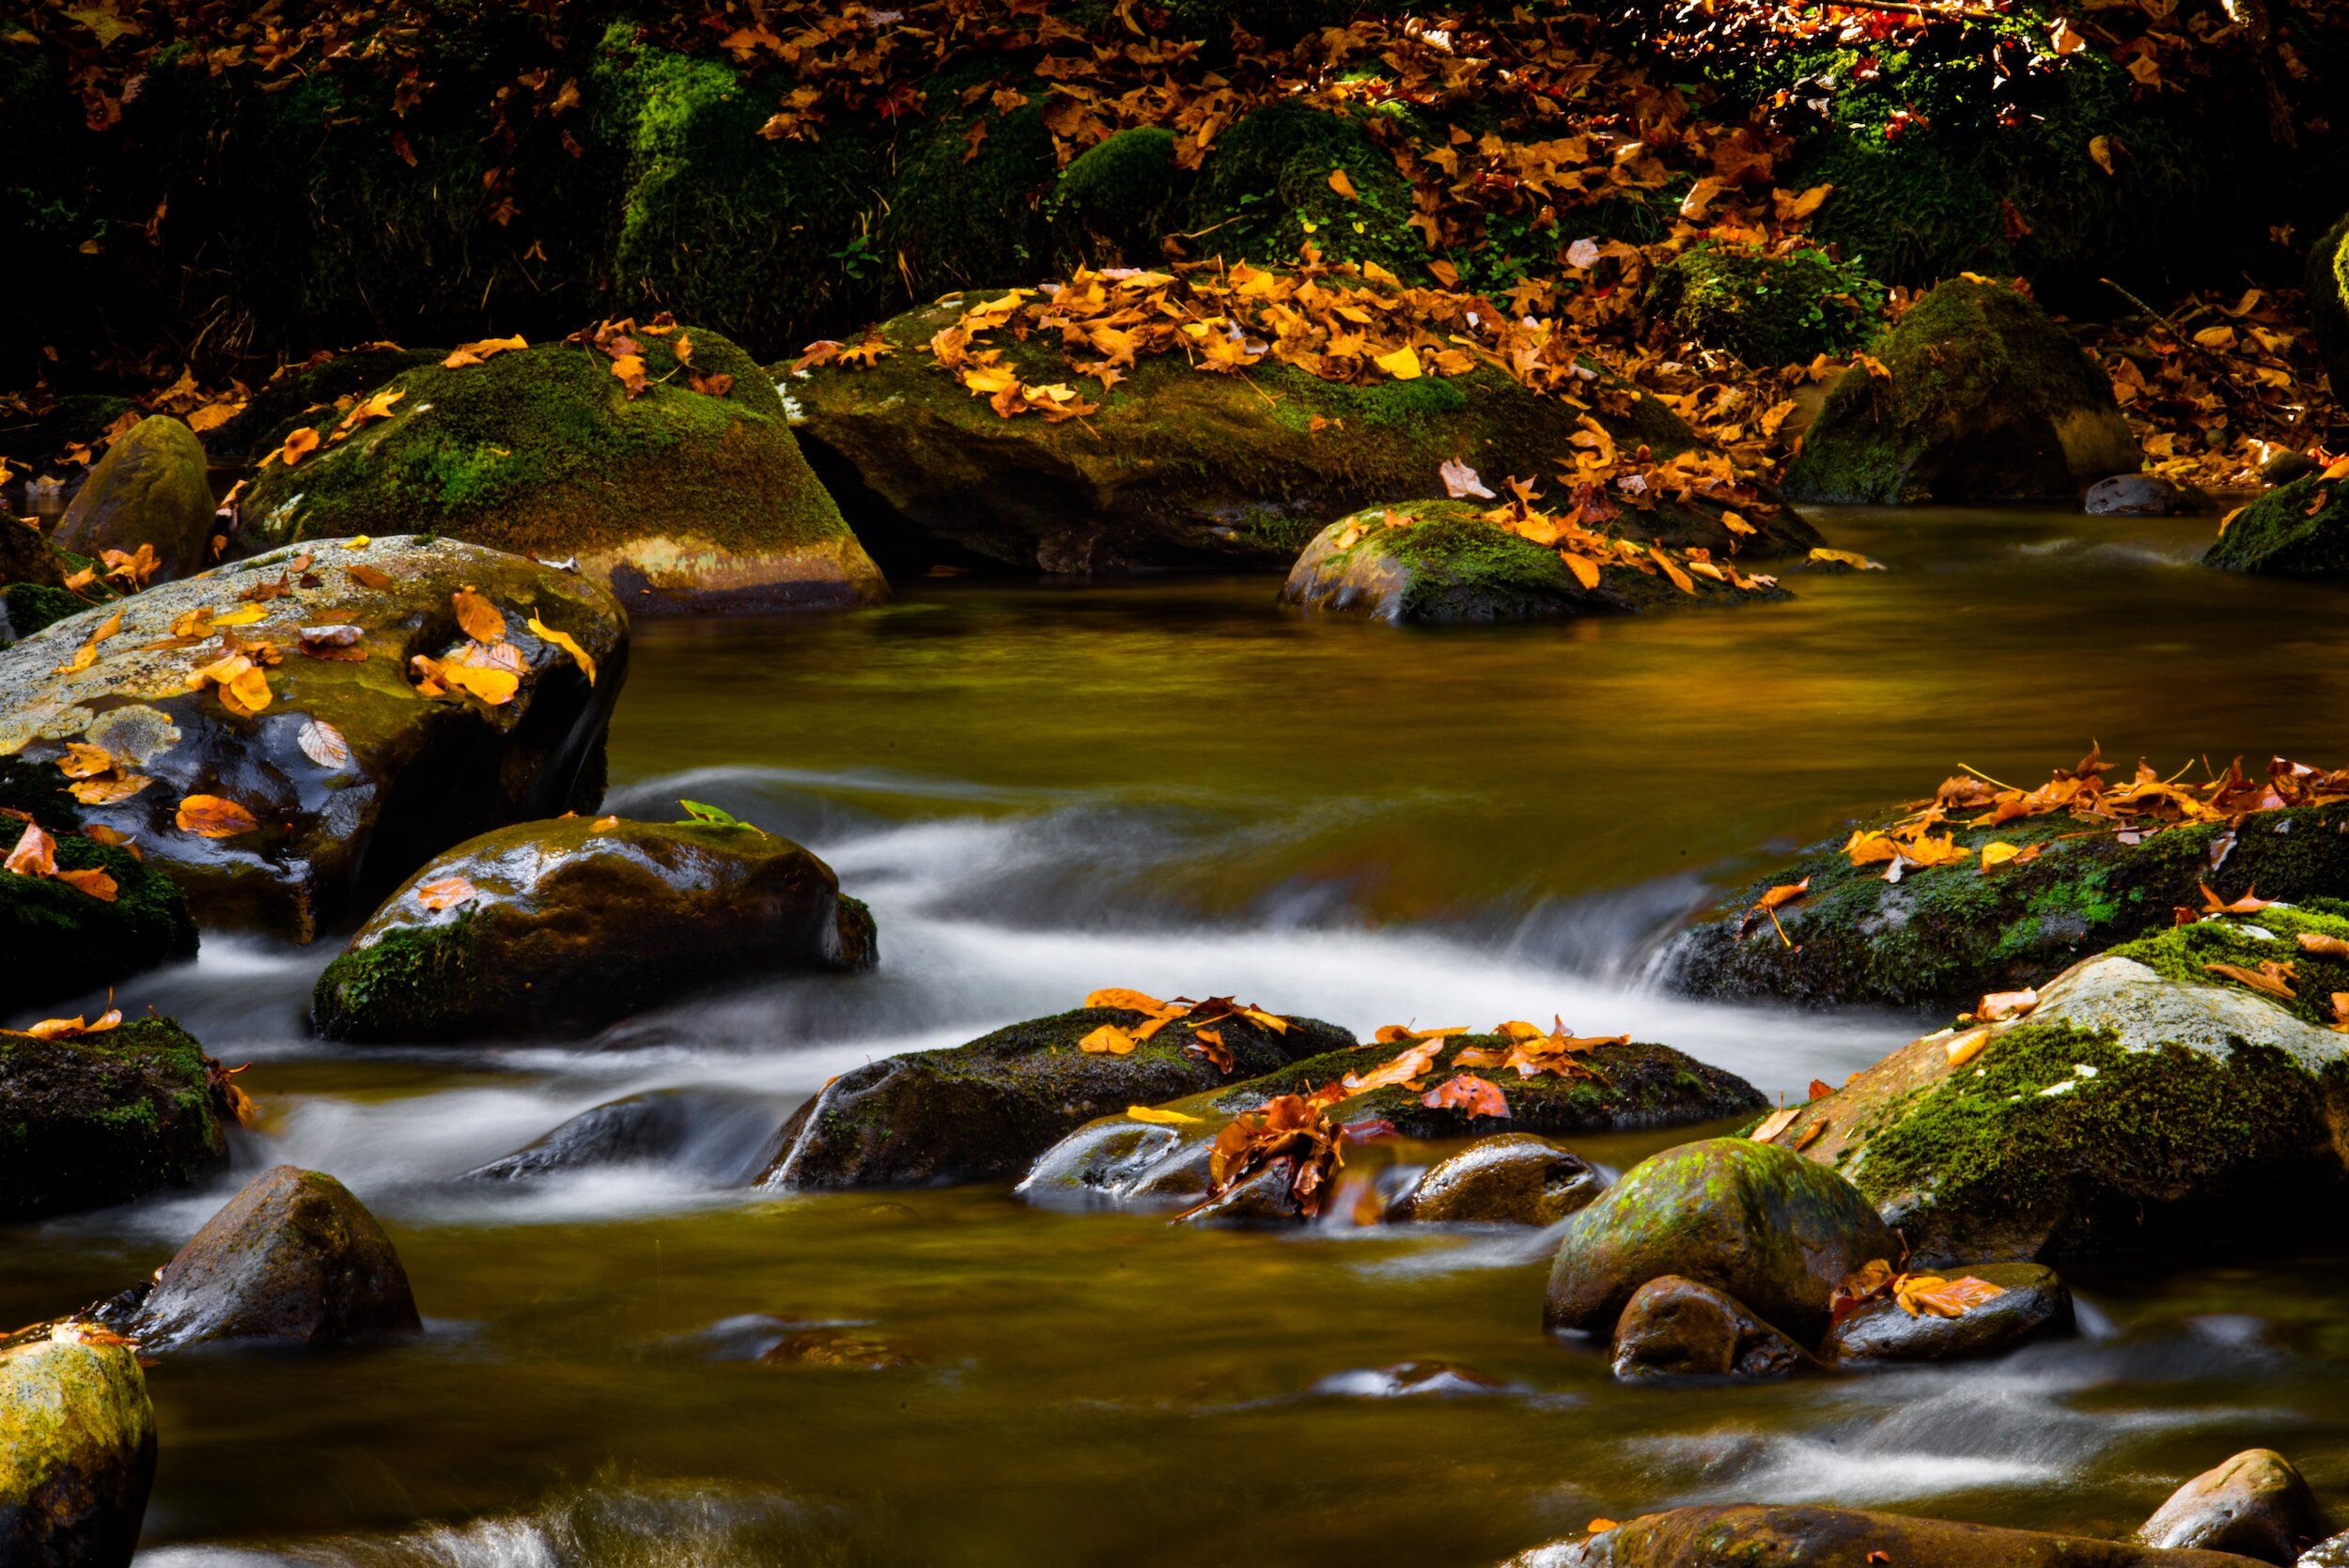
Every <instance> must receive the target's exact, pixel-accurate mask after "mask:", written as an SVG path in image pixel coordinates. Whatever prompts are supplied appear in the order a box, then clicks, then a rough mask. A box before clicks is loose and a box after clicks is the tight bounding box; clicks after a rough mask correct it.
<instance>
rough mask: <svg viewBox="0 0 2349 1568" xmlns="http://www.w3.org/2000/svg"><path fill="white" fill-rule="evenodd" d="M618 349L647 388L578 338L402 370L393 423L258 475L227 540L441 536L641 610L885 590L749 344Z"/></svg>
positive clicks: (873, 596) (388, 419)
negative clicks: (608, 592) (564, 571)
mask: <svg viewBox="0 0 2349 1568" xmlns="http://www.w3.org/2000/svg"><path fill="white" fill-rule="evenodd" d="M611 346H612V347H614V348H617V349H623V350H626V349H630V348H631V347H632V349H633V351H634V353H635V354H636V356H637V357H638V358H639V359H640V360H641V361H642V363H643V366H644V374H645V377H646V384H645V387H644V390H643V391H642V393H641V394H640V395H638V396H633V397H631V396H630V395H629V390H628V386H627V385H626V384H625V383H624V381H623V380H621V379H620V378H619V377H617V376H615V375H614V373H613V372H614V368H615V366H616V365H617V361H615V360H614V358H613V357H611V355H610V354H608V353H606V352H605V351H603V350H601V349H597V348H595V347H593V346H590V345H587V344H583V343H570V342H563V343H541V344H538V345H537V346H535V347H532V348H528V349H519V350H510V351H507V352H504V353H498V354H495V355H493V356H492V357H490V359H488V360H487V361H485V362H483V363H481V364H476V365H460V366H458V367H455V368H451V367H448V366H446V365H438V364H435V365H424V366H420V367H418V368H415V369H412V370H407V371H403V372H402V373H400V374H399V375H397V376H395V377H394V378H392V380H390V381H389V382H387V383H385V385H383V386H382V387H381V388H378V389H377V390H376V391H375V392H374V393H372V394H370V395H369V398H370V401H371V402H381V401H382V400H384V399H389V398H392V397H393V396H394V395H397V400H396V401H391V402H389V404H388V413H387V414H386V416H385V417H383V418H381V419H379V420H373V421H370V422H367V423H364V424H361V425H359V426H357V427H353V428H352V429H351V430H350V433H349V435H348V436H347V437H346V438H345V439H343V440H340V441H331V442H327V443H326V444H324V445H321V446H320V447H319V449H318V450H317V451H315V452H314V453H312V454H310V455H309V456H307V457H304V458H301V459H300V460H299V461H298V462H296V463H292V464H288V463H286V462H284V461H277V462H272V463H269V464H267V465H265V466H264V467H263V468H262V469H261V471H260V473H259V474H257V475H256V476H255V479H254V481H253V484H252V486H251V488H250V489H248V490H247V491H246V492H245V495H244V497H243V498H242V502H241V506H240V508H239V512H238V524H237V530H236V534H235V541H234V542H235V548H236V549H237V550H238V551H241V552H251V551H259V550H267V549H271V548H273V547H275V546H278V545H283V544H289V543H293V542H296V541H301V540H311V539H323V538H335V537H341V536H348V535H362V534H369V535H371V534H392V533H406V532H428V533H437V534H445V535H449V536H454V537H457V538H461V539H464V540H466V541H467V542H469V543H473V544H480V545H488V546H490V547H491V548H493V549H497V550H505V551H514V552H516V553H518V554H522V555H533V556H537V557H540V558H542V559H549V560H558V559H574V560H576V561H577V563H578V567H579V570H580V571H582V572H583V573H584V574H586V575H588V576H591V577H593V578H595V579H596V580H597V581H599V582H609V583H610V584H611V585H612V588H613V590H614V592H615V593H616V594H618V595H619V596H620V598H621V599H622V600H623V602H625V603H626V604H627V605H628V607H629V608H630V611H633V612H655V613H658V612H661V611H677V610H694V611H700V610H724V609H745V610H756V609H779V608H800V607H812V608H820V607H833V606H845V605H858V604H869V603H873V602H875V601H877V600H879V599H880V598H885V597H886V595H887V587H886V585H885V584H884V583H883V582H881V580H880V574H879V570H878V569H877V568H876V567H874V566H873V564H872V561H871V559H870V558H869V557H867V556H866V555H865V553H864V551H863V547H862V546H860V545H859V544H858V543H857V541H856V536H854V535H852V534H850V533H849V532H848V525H847V524H846V523H844V522H843V521H841V520H840V512H839V509H838V508H837V507H835V506H834V505H832V498H831V497H830V496H829V495H827V494H826V493H825V492H824V488H823V486H821V485H820V484H818V483H817V480H816V476H815V475H814V474H812V473H810V472H809V470H808V466H807V463H806V461H805V459H804V458H801V456H800V451H799V446H798V443H797V442H794V441H793V439H792V436H791V429H790V426H789V424H788V422H787V421H786V417H785V414H784V407H783V401H782V399H781V398H780V397H778V396H776V394H775V389H774V384H773V382H772V381H771V380H770V378H769V377H768V376H767V375H766V374H765V373H764V372H762V371H761V370H760V368H759V366H758V365H756V364H755V363H754V361H753V360H752V359H751V358H750V356H749V355H747V354H745V353H743V352H742V351H741V350H740V349H738V348H736V347H735V346H734V345H733V344H732V343H730V342H728V341H727V340H726V339H725V338H723V337H721V336H720V335H718V334H716V333H714V332H711V331H708V329H706V328H697V327H677V328H675V329H667V328H646V327H640V328H638V329H636V331H635V332H634V333H633V334H626V336H625V338H624V339H614V340H612V343H611ZM680 348H682V349H683V351H684V353H685V355H686V356H687V357H686V358H680V357H679V352H680ZM333 428H334V427H333V426H329V427H325V428H323V429H321V430H320V431H319V433H320V434H321V435H322V436H324V435H329V434H331V433H332V430H333Z"/></svg>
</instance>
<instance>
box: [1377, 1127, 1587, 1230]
mask: <svg viewBox="0 0 2349 1568" xmlns="http://www.w3.org/2000/svg"><path fill="white" fill-rule="evenodd" d="M1606 1186H1607V1183H1606V1181H1605V1179H1604V1178H1602V1177H1601V1176H1600V1175H1599V1173H1598V1172H1596V1171H1595V1170H1593V1169H1592V1168H1591V1164H1590V1162H1589V1161H1588V1160H1586V1159H1584V1158H1583V1157H1581V1156H1579V1155H1578V1154H1576V1153H1574V1152H1573V1151H1572V1150H1570V1149H1564V1148H1561V1147H1560V1146H1559V1145H1557V1144H1555V1143H1553V1142H1551V1141H1549V1140H1548V1139H1547V1138H1540V1137H1536V1136H1535V1135H1534V1134H1532V1133H1530V1132H1504V1133H1501V1134H1498V1135H1496V1136H1494V1137H1491V1138H1480V1139H1478V1140H1477V1141H1475V1142H1473V1143H1471V1144H1470V1145H1469V1146H1468V1147H1467V1148H1465V1149H1462V1150H1461V1151H1460V1152H1459V1153H1458V1154H1455V1155H1448V1156H1446V1157H1444V1158H1442V1159H1440V1160H1439V1161H1437V1162H1436V1164H1435V1165H1434V1166H1433V1167H1431V1168H1430V1169H1429V1170H1428V1172H1427V1174H1425V1175H1424V1176H1422V1177H1421V1178H1420V1182H1419V1185H1418V1186H1417V1187H1416V1188H1412V1190H1411V1193H1410V1196H1408V1198H1405V1199H1404V1200H1403V1201H1402V1202H1401V1203H1397V1204H1396V1205H1395V1206H1394V1207H1393V1208H1392V1210H1391V1211H1389V1215H1388V1218H1390V1219H1417V1220H1427V1221H1431V1222H1434V1223H1438V1224H1469V1225H1555V1224H1556V1223H1557V1222H1558V1221H1559V1220H1561V1219H1564V1218H1565V1217H1566V1216H1567V1215H1569V1214H1572V1213H1573V1212H1574V1211H1575V1210H1577V1209H1579V1208H1581V1207H1583V1206H1585V1205H1586V1204H1588V1203H1590V1202H1591V1201H1592V1200H1593V1199H1595V1198H1596V1197H1597V1196H1598V1195H1599V1193H1600V1192H1601V1191H1603V1190H1605V1188H1606Z"/></svg>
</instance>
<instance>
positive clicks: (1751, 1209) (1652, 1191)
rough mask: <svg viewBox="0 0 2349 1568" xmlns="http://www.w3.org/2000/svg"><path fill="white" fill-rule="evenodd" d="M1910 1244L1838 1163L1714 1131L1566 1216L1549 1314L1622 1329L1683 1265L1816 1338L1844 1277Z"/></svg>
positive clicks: (1561, 1320) (1552, 1321) (1597, 1328)
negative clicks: (1652, 1287) (1638, 1305)
mask: <svg viewBox="0 0 2349 1568" xmlns="http://www.w3.org/2000/svg"><path fill="white" fill-rule="evenodd" d="M1899 1255H1900V1242H1899V1239H1898V1238H1897V1237H1895V1236H1894V1235H1893V1234H1892V1233H1891V1231H1890V1229H1889V1228H1887V1227H1886V1225H1885V1223H1884V1221H1882V1220H1881V1219H1877V1218H1876V1213H1875V1210H1874V1209H1872V1208H1870V1207H1869V1206H1868V1203H1867V1200H1866V1199H1864V1198H1862V1197H1861V1196H1860V1194H1859V1192H1858V1191H1856V1190H1855V1189H1854V1188H1852V1186H1851V1184H1850V1183H1849V1182H1846V1181H1844V1180H1843V1178H1842V1177H1841V1176H1838V1175H1836V1174H1835V1172H1832V1171H1829V1170H1827V1169H1825V1168H1824V1167H1822V1166H1819V1165H1815V1164H1812V1162H1810V1161H1808V1160H1805V1159H1804V1158H1803V1157H1801V1156H1799V1155H1796V1154H1791V1153H1789V1152H1788V1151H1786V1150H1784V1149H1781V1148H1777V1147H1774V1146H1772V1145H1770V1144H1767V1143H1756V1142H1754V1141H1752V1140H1750V1139H1746V1138H1714V1139H1707V1140H1705V1141H1703V1142H1698V1143H1684V1144H1682V1145H1681V1146H1680V1147H1678V1148H1676V1149H1667V1150H1665V1151H1664V1152H1663V1153H1662V1154H1659V1155H1653V1156H1650V1157H1648V1158H1646V1159H1644V1160H1642V1161H1641V1162H1640V1163H1639V1164H1638V1165H1636V1166H1634V1167H1632V1168H1631V1170H1630V1171H1628V1172H1626V1173H1625V1175H1624V1177H1623V1179H1622V1180H1620V1181H1618V1182H1616V1183H1615V1185H1614V1186H1612V1187H1610V1188H1608V1189H1607V1191H1606V1192H1605V1194H1603V1195H1602V1196H1601V1197H1600V1198H1599V1200H1598V1202H1596V1203H1593V1204H1592V1205H1590V1206H1589V1207H1588V1208H1585V1209H1583V1210H1581V1211H1580V1212H1579V1213H1577V1214H1576V1215H1574V1216H1573V1217H1572V1218H1571V1219H1568V1220H1567V1221H1566V1228H1565V1233H1564V1234H1563V1236H1562V1237H1561V1238H1560V1240H1559V1244H1558V1256H1557V1259H1556V1261H1555V1262H1554V1263H1553V1264H1552V1265H1550V1271H1549V1293H1548V1301H1547V1303H1546V1306H1545V1310H1544V1312H1543V1321H1544V1322H1545V1323H1546V1324H1547V1325H1548V1327H1551V1328H1573V1329H1580V1330H1582V1331H1584V1332H1587V1333H1595V1334H1605V1333H1610V1332H1612V1331H1613V1329H1614V1327H1615V1325H1616V1320H1617V1319H1618V1318H1620V1317H1621V1316H1622V1314H1623V1310H1624V1307H1625V1305H1626V1303H1628V1302H1629V1301H1630V1299H1631V1297H1632V1296H1633V1294H1634V1293H1635V1292H1637V1291H1638V1290H1639V1289H1640V1287H1641V1286H1642V1285H1644V1284H1646V1283H1647V1281H1650V1280H1653V1279H1656V1278H1657V1277H1658V1276H1660V1275H1666V1274H1674V1275H1681V1276H1684V1277H1686V1278H1688V1279H1690V1280H1693V1281H1697V1282H1698V1283H1700V1284H1704V1285H1710V1286H1712V1287H1713V1288H1714V1289H1716V1290H1719V1291H1724V1292H1726V1293H1728V1294H1729V1295H1731V1296H1735V1297H1736V1298H1737V1299H1738V1300H1739V1301H1741V1302H1743V1303H1745V1305H1746V1306H1747V1307H1749V1308H1750V1309H1751V1310H1752V1311H1753V1312H1756V1313H1759V1314H1760V1315H1761V1316H1762V1317H1763V1318H1764V1319H1765V1320H1766V1321H1767V1322H1769V1323H1772V1324H1775V1325H1777V1326H1778V1327H1780V1328H1781V1329H1783V1330H1784V1331H1785V1332H1787V1333H1789V1334H1794V1335H1798V1336H1800V1337H1801V1338H1802V1339H1803V1340H1805V1341H1809V1340H1812V1339H1814V1338H1816V1337H1817V1335H1818V1334H1819V1332H1820V1331H1821V1330H1822V1329H1824V1328H1825V1327H1827V1322H1828V1297H1829V1296H1830V1295H1832V1293H1833V1292H1834V1289H1835V1286H1836V1284H1837V1283H1838V1281H1842V1280H1843V1277H1844V1276H1845V1275H1848V1274H1850V1273H1852V1272H1854V1271H1855V1270H1857V1269H1858V1268H1859V1267H1860V1265H1863V1264H1865V1263H1867V1262H1869V1261H1870V1260H1872V1259H1875V1258H1894V1257H1898V1256H1899Z"/></svg>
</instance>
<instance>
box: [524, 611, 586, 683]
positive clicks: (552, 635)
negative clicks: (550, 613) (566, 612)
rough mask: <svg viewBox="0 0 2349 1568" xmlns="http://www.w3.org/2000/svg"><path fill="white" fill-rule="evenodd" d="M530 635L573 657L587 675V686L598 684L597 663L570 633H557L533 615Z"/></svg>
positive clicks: (572, 660) (574, 661)
mask: <svg viewBox="0 0 2349 1568" xmlns="http://www.w3.org/2000/svg"><path fill="white" fill-rule="evenodd" d="M530 634H531V635H532V636H533V637H536V638H537V639H538V640H539V641H540V642H542V643H552V644H554V645H555V646H556V647H558V648H561V649H562V650H563V651H564V652H565V653H567V654H569V655H570V656H571V662H572V663H574V664H576V665H578V666H579V668H580V671H581V673H583V675H586V677H587V684H588V685H590V686H593V685H595V684H596V661H595V660H593V659H591V658H589V657H588V654H587V650H586V649H585V648H583V647H581V646H580V645H579V644H578V643H577V642H576V641H574V640H573V639H572V637H571V635H570V633H568V632H565V631H557V630H555V629H554V628H552V627H551V626H549V625H547V624H546V623H545V622H543V621H541V620H540V619H538V617H537V616H536V615H533V616H531V617H530Z"/></svg>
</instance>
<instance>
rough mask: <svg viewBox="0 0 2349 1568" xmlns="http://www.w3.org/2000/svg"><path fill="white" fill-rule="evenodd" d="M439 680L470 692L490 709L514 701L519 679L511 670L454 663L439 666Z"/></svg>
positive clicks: (519, 682) (519, 683)
mask: <svg viewBox="0 0 2349 1568" xmlns="http://www.w3.org/2000/svg"><path fill="white" fill-rule="evenodd" d="M440 675H441V679H442V680H443V682H445V683H446V684H448V685H450V686H454V687H458V688H459V689H460V690H463V691H470V692H472V693H473V694H474V696H476V697H479V698H480V699H481V700H482V701H483V702H485V703H488V704H489V705H490V706H491V707H496V706H500V705H502V704H505V703H509V702H512V701H513V700H514V693H515V691H517V690H518V689H519V688H520V687H521V677H520V676H518V675H515V674H514V672H512V671H511V670H497V669H490V668H488V667H485V666H482V665H477V664H459V663H456V662H454V661H451V662H449V663H446V664H443V665H442V666H441V671H440Z"/></svg>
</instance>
